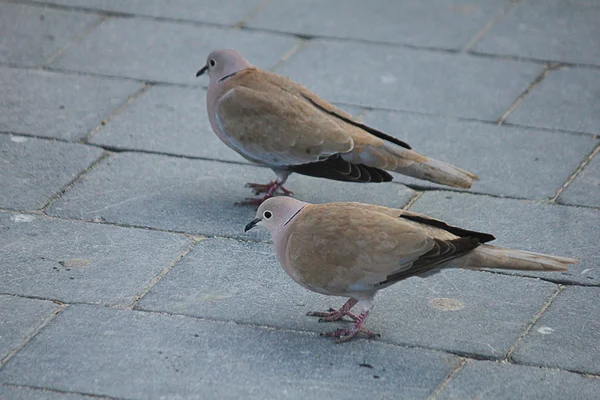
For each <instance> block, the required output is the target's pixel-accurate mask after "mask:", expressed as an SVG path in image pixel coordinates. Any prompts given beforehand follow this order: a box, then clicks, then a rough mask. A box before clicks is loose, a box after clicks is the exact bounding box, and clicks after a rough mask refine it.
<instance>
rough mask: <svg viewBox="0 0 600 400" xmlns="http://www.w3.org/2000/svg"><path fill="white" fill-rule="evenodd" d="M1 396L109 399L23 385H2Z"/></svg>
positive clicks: (51, 399) (44, 399)
mask: <svg viewBox="0 0 600 400" xmlns="http://www.w3.org/2000/svg"><path fill="white" fill-rule="evenodd" d="M0 398H3V399H10V400H85V399H99V400H103V399H107V397H98V396H86V395H82V394H76V393H63V392H54V391H51V390H47V389H37V388H28V387H23V386H0Z"/></svg>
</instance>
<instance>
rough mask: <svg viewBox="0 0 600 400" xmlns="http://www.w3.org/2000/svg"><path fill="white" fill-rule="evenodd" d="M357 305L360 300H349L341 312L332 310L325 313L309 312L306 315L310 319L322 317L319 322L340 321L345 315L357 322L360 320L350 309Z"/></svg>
mask: <svg viewBox="0 0 600 400" xmlns="http://www.w3.org/2000/svg"><path fill="white" fill-rule="evenodd" d="M356 303H358V300H356V299H353V298H349V299H348V301H347V302H346V303H345V304H344V305H343V306H342V307H341V308H340V309H339V310H335V309H333V308H330V309H329V311H325V312H323V311H309V312H307V313H306V315H308V316H309V317H320V319H319V322H333V321H339V320H341V319H342V317H344V316H345V315H347V316H349V317H350V318H352V320H353V321H356V320H357V319H358V316H356V315H354V314H352V313H351V312H350V309H351V308H352V307H354V306H355V305H356Z"/></svg>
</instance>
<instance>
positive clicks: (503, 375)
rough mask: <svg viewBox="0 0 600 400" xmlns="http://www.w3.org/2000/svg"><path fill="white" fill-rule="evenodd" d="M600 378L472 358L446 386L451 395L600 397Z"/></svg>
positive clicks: (445, 394)
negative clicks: (473, 360) (599, 395)
mask: <svg viewBox="0 0 600 400" xmlns="http://www.w3.org/2000/svg"><path fill="white" fill-rule="evenodd" d="M599 392H600V379H595V378H587V377H584V376H581V375H578V374H573V373H570V372H566V371H556V370H551V369H540V368H532V367H525V366H521V365H513V364H501V363H497V362H489V361H475V362H469V363H468V364H467V365H466V366H465V367H464V369H463V370H461V371H460V372H459V373H458V375H457V376H455V377H454V378H452V379H451V380H450V382H449V383H448V385H447V386H446V387H445V388H444V389H443V390H442V392H441V394H440V396H439V397H438V398H439V399H440V400H450V399H460V400H462V399H490V400H493V399H498V400H503V399H506V398H507V396H508V394H509V393H510V397H512V398H518V399H548V400H550V399H553V400H554V399H555V400H560V399H581V400H584V399H589V400H593V399H597V398H598V393H599Z"/></svg>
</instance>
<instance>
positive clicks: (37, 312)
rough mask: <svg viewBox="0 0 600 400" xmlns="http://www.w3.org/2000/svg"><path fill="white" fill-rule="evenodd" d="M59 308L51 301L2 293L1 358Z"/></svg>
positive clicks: (0, 307)
mask: <svg viewBox="0 0 600 400" xmlns="http://www.w3.org/2000/svg"><path fill="white" fill-rule="evenodd" d="M57 310H58V305H57V304H55V303H53V302H51V301H44V300H33V299H24V298H20V297H13V296H5V295H0V321H2V323H1V324H0V360H2V359H4V357H6V356H7V355H8V353H10V352H11V351H13V350H15V349H17V348H19V347H20V346H22V345H23V343H25V340H26V339H27V338H28V337H29V336H30V335H32V334H33V333H34V332H35V330H36V329H38V328H39V327H40V326H41V325H42V323H43V322H44V320H46V319H47V318H49V317H50V316H51V315H52V313H54V312H55V311H57ZM1 393H2V392H0V395H1Z"/></svg>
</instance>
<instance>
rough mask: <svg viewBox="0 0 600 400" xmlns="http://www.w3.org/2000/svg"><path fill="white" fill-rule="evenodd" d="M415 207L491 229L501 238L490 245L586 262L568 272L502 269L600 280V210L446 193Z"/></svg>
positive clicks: (553, 277) (586, 281)
mask: <svg viewBox="0 0 600 400" xmlns="http://www.w3.org/2000/svg"><path fill="white" fill-rule="evenodd" d="M411 210H413V211H417V212H422V213H426V214H428V215H431V216H432V217H435V218H440V219H442V220H444V221H446V222H447V223H449V224H451V225H455V226H460V227H462V228H466V229H472V230H476V231H480V232H487V233H491V234H492V235H494V236H495V237H496V240H495V241H493V242H491V244H494V245H497V246H503V247H510V248H514V249H519V250H526V251H533V252H536V253H546V254H555V255H558V256H565V257H574V258H577V259H579V260H580V261H581V262H580V263H579V264H575V265H571V266H569V270H568V271H566V272H539V273H535V272H529V271H514V272H511V271H503V270H498V271H501V272H502V273H506V274H516V275H524V276H537V277H542V278H544V279H549V280H553V281H556V282H566V283H577V284H582V285H598V284H599V283H600V268H599V267H598V266H599V265H600V254H598V251H597V249H598V240H597V238H598V235H599V234H600V233H599V229H600V211H598V210H592V209H585V208H578V207H567V206H561V205H555V204H540V203H533V202H528V201H521V200H512V199H499V198H492V197H487V196H476V195H470V194H462V193H443V192H432V193H425V194H424V195H423V196H422V197H421V198H420V199H419V200H417V201H416V202H415V204H414V206H413V207H411Z"/></svg>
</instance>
